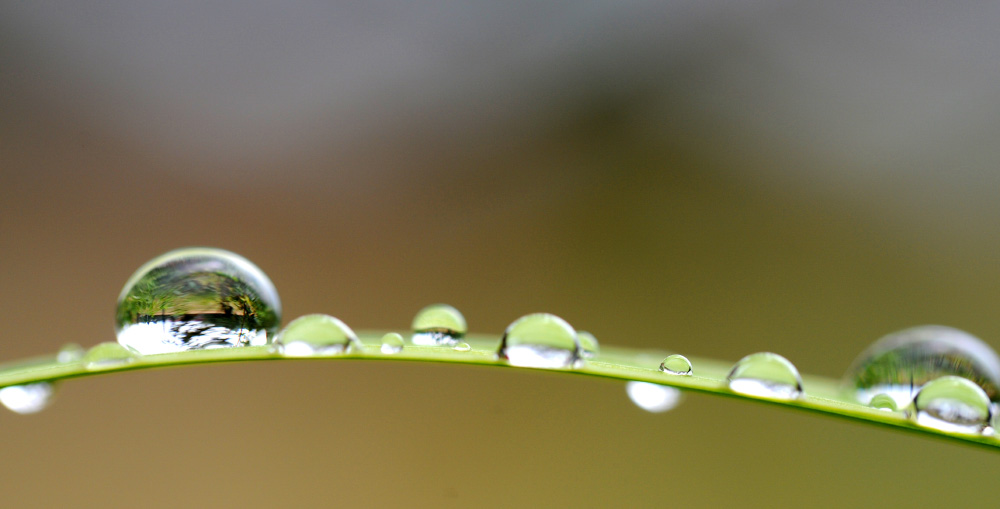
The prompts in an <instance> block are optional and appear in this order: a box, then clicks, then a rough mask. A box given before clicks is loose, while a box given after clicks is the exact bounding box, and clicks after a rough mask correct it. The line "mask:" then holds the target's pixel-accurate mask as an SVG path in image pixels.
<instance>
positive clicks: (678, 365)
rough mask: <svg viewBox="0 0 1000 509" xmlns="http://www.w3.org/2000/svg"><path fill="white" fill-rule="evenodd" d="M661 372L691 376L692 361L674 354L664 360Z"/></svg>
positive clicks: (661, 364)
mask: <svg viewBox="0 0 1000 509" xmlns="http://www.w3.org/2000/svg"><path fill="white" fill-rule="evenodd" d="M660 371H662V372H664V373H667V374H669V375H690V374H691V361H689V360H688V358H687V357H684V356H683V355H678V354H674V355H671V356H668V357H667V358H666V359H663V362H661V363H660Z"/></svg>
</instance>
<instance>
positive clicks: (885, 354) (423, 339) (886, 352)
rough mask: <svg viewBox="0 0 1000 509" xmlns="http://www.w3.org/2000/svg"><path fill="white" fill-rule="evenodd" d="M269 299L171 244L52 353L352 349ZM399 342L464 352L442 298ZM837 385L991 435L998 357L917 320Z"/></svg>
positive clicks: (755, 377) (665, 405)
mask: <svg viewBox="0 0 1000 509" xmlns="http://www.w3.org/2000/svg"><path fill="white" fill-rule="evenodd" d="M280 319H281V304H280V301H279V299H278V293H277V291H276V290H275V288H274V286H273V284H272V283H271V281H270V280H269V279H268V277H267V276H266V275H265V274H264V273H263V272H262V271H261V270H260V269H259V268H257V267H256V266H255V265H254V264H253V263H251V262H250V261H248V260H246V259H245V258H243V257H241V256H239V255H236V254H234V253H230V252H228V251H223V250H219V249H209V248H189V249H180V250H176V251H172V252H169V253H166V254H164V255H162V256H160V257H157V258H155V259H153V260H152V261H150V262H149V263H147V264H146V265H144V266H143V267H141V268H140V269H139V270H138V271H137V272H136V273H135V274H134V275H133V276H132V277H131V278H130V279H129V281H128V282H127V283H126V285H125V287H124V289H123V290H122V293H121V295H120V297H119V300H118V309H117V312H116V329H117V337H118V342H117V343H102V344H99V345H97V346H95V347H93V348H91V349H89V350H86V351H85V350H83V349H82V348H81V347H79V346H76V345H70V346H68V347H66V348H64V349H63V350H62V351H60V353H59V357H58V360H59V361H60V362H65V363H70V362H80V363H82V364H83V366H84V367H85V368H86V369H88V370H93V371H100V370H106V369H111V368H118V367H120V366H122V365H125V364H129V363H132V362H135V361H136V360H137V359H138V358H140V357H142V356H145V355H155V354H162V353H172V352H182V351H189V350H208V349H216V348H232V347H244V346H270V347H271V348H272V349H273V351H274V352H275V353H276V354H278V355H282V356H285V357H317V356H331V355H343V354H349V353H354V352H361V351H362V349H363V348H362V347H363V345H362V344H361V342H360V341H359V340H358V336H357V335H356V334H355V333H354V331H353V330H351V328H350V327H348V326H347V325H346V324H345V323H344V322H342V321H340V320H339V319H337V318H334V317H332V316H329V315H325V314H312V315H306V316H303V317H300V318H298V319H296V320H293V321H292V322H291V323H289V324H288V325H287V326H286V327H285V328H284V329H282V330H281V331H280V332H279V331H278V330H277V329H278V325H279V324H280ZM411 330H412V334H411V335H410V338H409V344H410V345H412V346H414V347H446V348H450V349H453V350H454V351H456V352H470V351H472V347H471V346H470V345H469V344H468V343H466V342H465V341H463V339H464V337H465V335H466V333H467V331H468V327H467V324H466V321H465V318H464V317H463V316H462V313H460V312H459V311H458V310H457V309H455V308H454V307H451V306H449V305H446V304H435V305H431V306H428V307H426V308H424V309H422V310H420V312H418V313H417V315H416V317H415V318H414V320H413V323H412V326H411ZM405 348H407V341H406V339H405V338H404V337H403V335H401V334H399V333H395V332H393V333H388V334H386V335H385V336H383V337H382V340H381V345H380V347H379V351H380V352H381V353H382V354H385V355H395V354H398V353H400V352H402V351H403V350H404V349H405ZM598 353H599V345H598V341H597V339H596V338H595V337H594V336H593V335H592V334H590V333H588V332H584V331H579V332H578V331H576V330H575V329H574V328H573V326H571V325H570V324H569V323H567V322H566V321H565V320H563V319H561V318H559V317H557V316H555V315H552V314H547V313H536V314H530V315H526V316H524V317H521V318H519V319H517V320H515V321H514V322H513V323H511V324H510V325H509V326H508V327H507V329H506V331H505V332H504V334H503V337H502V338H501V341H500V345H499V348H497V349H496V350H495V355H496V358H497V359H498V360H502V361H505V362H506V363H508V364H510V365H512V366H518V367H526V368H542V369H578V368H580V367H582V366H584V364H585V362H587V360H588V359H591V358H594V357H596V356H597V355H598ZM659 371H660V372H662V373H664V375H665V376H677V377H685V376H693V375H694V369H693V367H692V364H691V362H690V361H689V360H688V359H687V358H686V357H684V356H682V355H670V356H668V357H666V358H665V359H663V361H662V362H661V363H660V365H659ZM726 384H727V386H728V388H729V390H731V391H733V392H737V393H740V394H744V395H747V396H751V397H757V398H764V399H770V400H783V401H795V400H801V399H803V398H804V397H805V391H804V389H803V384H802V378H801V376H800V375H799V373H798V370H797V369H796V368H795V366H794V365H792V363H791V362H789V361H788V360H787V359H785V358H784V357H782V356H780V355H778V354H775V353H770V352H761V353H755V354H751V355H748V356H746V357H744V358H743V359H741V360H740V361H738V362H737V363H736V364H735V365H734V366H733V367H732V369H731V370H730V371H729V374H728V376H727V377H726ZM843 385H844V388H845V389H844V390H845V392H846V393H847V394H848V396H849V397H850V399H853V400H855V401H857V402H858V403H859V404H861V405H866V406H869V407H871V408H874V409H878V410H881V411H886V412H891V413H895V414H898V415H900V416H902V417H905V418H909V419H911V420H912V421H913V422H915V423H916V424H917V425H919V426H925V427H930V428H934V429H938V430H941V431H945V432H949V433H959V434H987V435H992V434H994V428H995V427H996V423H995V422H991V421H993V420H996V419H997V415H998V414H1000V411H998V409H1000V406H998V401H1000V359H998V357H997V354H996V353H995V352H994V351H993V349H991V348H990V347H989V346H988V345H986V344H985V343H983V342H982V341H981V340H979V339H977V338H975V337H974V336H971V335H969V334H967V333H964V332H962V331H959V330H957V329H952V328H948V327H940V326H925V327H917V328H913V329H908V330H905V331H901V332H899V333H895V334H891V335H889V336H886V337H885V338H882V339H880V340H879V341H877V342H876V343H875V344H873V345H872V346H871V347H870V348H869V349H868V350H866V351H865V352H864V353H862V354H861V356H859V358H858V359H857V360H856V361H855V363H854V365H853V366H852V367H851V368H850V369H849V370H848V371H847V374H846V375H845V377H844V382H843ZM626 390H627V393H628V395H629V397H630V398H631V399H632V401H633V402H635V403H636V404H637V405H638V406H640V407H641V408H643V409H646V410H649V411H652V412H663V411H666V410H669V409H671V408H673V407H674V406H676V404H677V403H678V402H679V400H680V393H679V391H678V390H677V389H675V388H673V387H668V386H664V385H660V384H651V383H646V382H629V383H628V384H627V386H626ZM54 393H55V391H54V388H53V386H52V385H51V384H50V383H48V382H41V383H33V384H26V385H20V386H10V387H5V388H2V389H0V403H2V404H3V405H5V406H6V407H7V408H9V409H11V410H13V411H15V412H18V413H33V412H37V411H39V410H41V409H43V408H45V406H47V404H48V402H49V401H51V399H52V396H53V394H54Z"/></svg>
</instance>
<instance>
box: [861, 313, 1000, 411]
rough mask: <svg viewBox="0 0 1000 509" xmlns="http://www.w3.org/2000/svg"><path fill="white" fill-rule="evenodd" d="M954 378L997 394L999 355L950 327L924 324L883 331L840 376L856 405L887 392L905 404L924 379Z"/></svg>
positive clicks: (899, 404)
mask: <svg viewBox="0 0 1000 509" xmlns="http://www.w3.org/2000/svg"><path fill="white" fill-rule="evenodd" d="M948 375H952V376H959V377H962V378H965V379H967V380H971V381H972V382H974V383H975V384H977V385H979V386H980V387H981V388H982V389H983V390H984V391H985V392H986V395H987V396H988V397H989V398H990V399H991V400H993V401H996V400H997V398H998V397H1000V390H998V387H1000V358H998V357H997V354H996V352H994V351H993V349H992V348H990V346H989V345H987V344H986V343H984V342H983V341H982V340H980V339H979V338H977V337H975V336H973V335H971V334H968V333H966V332H963V331H960V330H958V329H954V328H951V327H943V326H938V325H927V326H922V327H914V328H911V329H906V330H903V331H899V332H896V333H893V334H889V335H888V336H885V337H883V338H881V339H879V340H878V341H876V342H875V343H874V344H873V345H872V346H871V347H869V348H868V349H867V350H865V351H864V352H863V353H862V354H861V355H860V356H859V357H858V358H857V359H856V360H855V361H854V363H853V364H852V366H851V367H850V368H849V369H848V370H847V373H846V374H845V375H844V381H843V384H844V387H845V388H846V390H847V391H848V392H850V393H851V394H852V395H853V396H854V397H855V398H856V399H857V401H858V402H859V403H861V404H863V405H867V404H869V402H870V401H871V399H872V398H873V397H874V396H875V395H877V394H888V395H889V396H890V397H892V398H893V400H894V401H895V403H896V407H897V408H906V407H908V406H909V405H910V403H911V402H912V401H913V397H914V396H915V395H916V394H917V392H918V391H920V388H921V387H923V386H924V384H926V383H927V382H930V381H931V380H935V379H937V378H940V377H942V376H948Z"/></svg>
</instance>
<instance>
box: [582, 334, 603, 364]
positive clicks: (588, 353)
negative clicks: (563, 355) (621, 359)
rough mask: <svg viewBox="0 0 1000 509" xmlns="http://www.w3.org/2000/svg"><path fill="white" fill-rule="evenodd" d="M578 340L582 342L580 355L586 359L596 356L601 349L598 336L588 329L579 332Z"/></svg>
mask: <svg viewBox="0 0 1000 509" xmlns="http://www.w3.org/2000/svg"><path fill="white" fill-rule="evenodd" d="M576 340H577V342H578V343H580V355H581V356H583V358H585V359H590V358H593V357H596V356H597V354H598V353H599V352H600V351H601V345H599V344H598V343H597V338H596V337H594V335H593V334H591V333H589V332H587V331H579V332H577V333H576Z"/></svg>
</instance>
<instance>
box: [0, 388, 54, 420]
mask: <svg viewBox="0 0 1000 509" xmlns="http://www.w3.org/2000/svg"><path fill="white" fill-rule="evenodd" d="M55 393H56V391H55V387H54V386H53V385H52V384H51V383H48V382H38V383H32V384H24V385H12V386H9V387H4V388H3V389H0V403H2V404H3V406H5V407H7V408H8V409H9V410H10V411H11V412H15V413H19V414H33V413H35V412H40V411H42V410H44V409H45V407H47V406H49V403H51V402H52V396H53V395H54V394H55Z"/></svg>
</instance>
